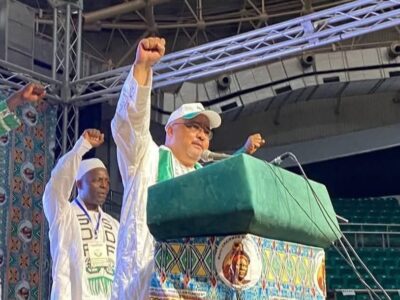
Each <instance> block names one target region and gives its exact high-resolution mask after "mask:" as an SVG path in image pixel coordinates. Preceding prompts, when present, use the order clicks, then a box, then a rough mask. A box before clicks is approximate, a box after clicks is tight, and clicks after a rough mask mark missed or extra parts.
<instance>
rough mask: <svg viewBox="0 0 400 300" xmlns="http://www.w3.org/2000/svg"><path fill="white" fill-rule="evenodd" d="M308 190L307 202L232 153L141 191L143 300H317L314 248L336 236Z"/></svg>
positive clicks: (304, 189) (286, 178) (322, 199)
mask: <svg viewBox="0 0 400 300" xmlns="http://www.w3.org/2000/svg"><path fill="white" fill-rule="evenodd" d="M310 183H311V186H312V187H313V190H314V192H315V194H316V195H314V194H313V191H312V190H311V188H310V187H309V185H308V184H307V182H306V181H305V179H304V178H303V177H301V176H299V175H296V174H294V173H291V172H289V171H286V170H284V169H282V168H279V167H276V166H273V165H271V164H268V163H266V162H264V161H262V160H259V159H256V158H254V157H251V156H248V155H245V154H242V155H238V156H233V157H231V158H229V159H226V160H223V161H220V162H217V163H213V164H211V165H208V166H206V167H204V168H202V169H200V170H197V171H195V172H192V173H189V174H186V175H184V176H180V177H177V178H174V179H171V180H166V181H164V182H160V183H158V184H156V185H154V186H151V187H150V188H149V191H148V192H149V196H148V203H147V223H148V226H149V229H150V232H151V233H152V235H153V236H154V238H155V239H156V241H157V244H156V252H155V271H154V274H153V277H152V280H151V299H158V298H163V299H186V298H185V297H187V299H193V298H194V299H227V298H229V299H325V292H326V290H325V266H324V251H323V249H322V248H326V247H328V246H329V245H330V244H331V243H332V242H333V241H335V240H336V239H338V238H339V237H340V236H341V234H340V231H339V225H338V223H337V220H336V215H335V212H334V210H333V207H332V204H331V202H330V198H329V195H328V192H327V190H326V188H325V186H324V185H322V184H320V183H317V182H313V181H310ZM184 295H186V296H184ZM196 297H197V298H196Z"/></svg>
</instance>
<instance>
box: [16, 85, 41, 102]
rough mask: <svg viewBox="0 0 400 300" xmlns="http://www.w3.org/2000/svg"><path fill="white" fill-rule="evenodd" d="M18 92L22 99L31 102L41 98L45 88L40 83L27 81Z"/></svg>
mask: <svg viewBox="0 0 400 300" xmlns="http://www.w3.org/2000/svg"><path fill="white" fill-rule="evenodd" d="M18 93H20V95H21V98H22V100H23V101H26V102H32V101H38V100H40V99H42V98H43V97H44V96H45V95H46V90H45V89H44V87H43V86H42V85H40V84H37V83H29V84H27V85H26V86H24V87H23V88H22V89H21V90H19V91H18Z"/></svg>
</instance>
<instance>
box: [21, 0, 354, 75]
mask: <svg viewBox="0 0 400 300" xmlns="http://www.w3.org/2000/svg"><path fill="white" fill-rule="evenodd" d="M60 1H62V0H21V2H23V3H25V4H27V5H29V6H31V7H33V8H35V9H38V11H39V12H40V13H39V14H38V22H39V24H41V26H42V27H43V29H42V30H43V31H46V30H47V31H48V32H51V31H50V30H51V26H47V27H48V28H47V29H46V24H50V22H51V20H52V16H51V15H52V6H51V4H50V3H59V2H60ZM66 2H74V3H78V4H81V5H83V15H84V26H83V35H82V38H83V46H84V50H85V51H86V52H89V53H91V54H93V55H95V56H96V57H99V58H101V59H103V60H104V61H109V60H111V61H112V64H113V67H119V66H123V65H127V64H130V62H131V57H132V55H133V53H134V50H135V48H136V45H137V42H138V40H140V39H141V38H142V37H144V36H151V35H157V36H162V37H165V38H166V40H167V52H169V53H170V52H173V51H177V50H182V49H186V48H190V47H193V46H196V45H200V44H204V43H207V42H210V41H214V40H218V39H221V38H224V37H228V36H232V35H235V34H238V33H243V32H246V31H250V30H253V29H255V28H259V27H261V26H265V25H271V24H275V23H278V22H282V21H284V20H288V19H293V18H295V17H299V16H302V15H305V14H308V13H311V12H315V11H319V10H323V9H327V8H330V7H333V6H337V5H340V4H344V3H347V2H350V1H349V0H284V1H282V0H268V1H267V0H228V1H215V0H131V1H128V0H125V1H124V0H96V1H83V3H82V2H81V1H79V0H68V1H66Z"/></svg>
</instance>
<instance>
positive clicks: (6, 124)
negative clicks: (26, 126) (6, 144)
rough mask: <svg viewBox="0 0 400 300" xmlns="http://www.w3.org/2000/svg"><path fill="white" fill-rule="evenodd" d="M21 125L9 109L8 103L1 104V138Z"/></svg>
mask: <svg viewBox="0 0 400 300" xmlns="http://www.w3.org/2000/svg"><path fill="white" fill-rule="evenodd" d="M20 124H21V122H20V120H19V119H18V117H17V116H16V115H15V114H14V113H13V112H11V111H10V110H9V109H8V106H7V102H6V101H1V102H0V136H2V135H4V134H6V133H7V132H9V131H10V130H12V129H15V128H17V127H18V126H19V125H20Z"/></svg>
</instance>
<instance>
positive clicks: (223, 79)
mask: <svg viewBox="0 0 400 300" xmlns="http://www.w3.org/2000/svg"><path fill="white" fill-rule="evenodd" d="M230 85H231V77H230V76H229V75H226V74H224V75H221V76H220V77H218V79H217V86H218V88H219V89H220V90H226V89H227V88H229V86H230Z"/></svg>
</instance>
